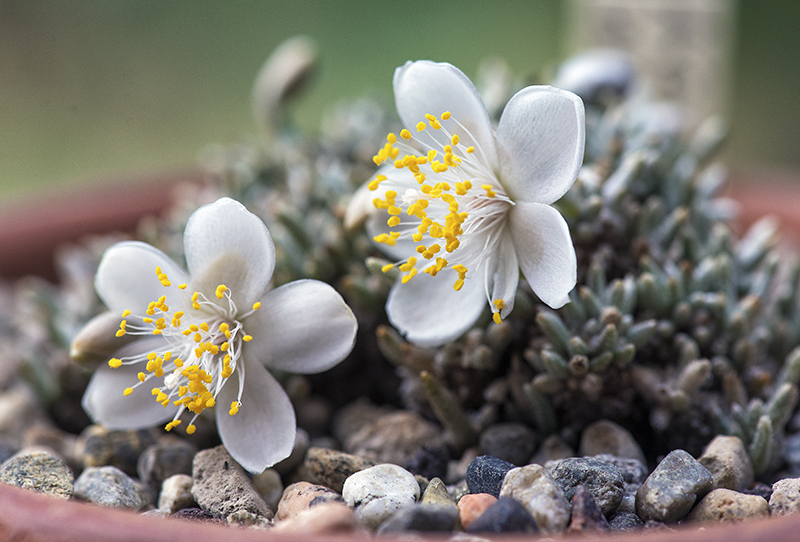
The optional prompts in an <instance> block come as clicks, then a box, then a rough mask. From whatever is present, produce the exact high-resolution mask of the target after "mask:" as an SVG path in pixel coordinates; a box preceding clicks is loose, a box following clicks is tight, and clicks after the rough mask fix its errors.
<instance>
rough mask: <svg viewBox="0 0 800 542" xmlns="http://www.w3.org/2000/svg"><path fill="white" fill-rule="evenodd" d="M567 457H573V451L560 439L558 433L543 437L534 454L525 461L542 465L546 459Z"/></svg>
mask: <svg viewBox="0 0 800 542" xmlns="http://www.w3.org/2000/svg"><path fill="white" fill-rule="evenodd" d="M567 457H575V451H574V450H573V449H572V448H570V447H569V445H568V444H567V443H566V442H564V441H563V440H561V438H559V436H558V435H550V436H549V437H547V438H546V439H544V442H542V445H541V446H539V449H538V450H537V451H536V454H534V456H533V457H532V458H531V459H530V460H529V461H527V463H529V464H530V463H536V464H537V465H544V464H545V463H547V462H548V461H553V460H556V459H566V458H567Z"/></svg>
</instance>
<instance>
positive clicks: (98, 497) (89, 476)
mask: <svg viewBox="0 0 800 542" xmlns="http://www.w3.org/2000/svg"><path fill="white" fill-rule="evenodd" d="M75 498H77V499H81V500H83V501H87V502H90V503H93V504H97V505H100V506H109V507H113V508H129V509H131V510H140V509H142V508H144V507H145V506H147V505H148V504H150V495H149V492H148V491H147V488H146V487H145V486H144V485H143V484H141V483H140V482H138V481H136V480H134V479H133V478H131V477H130V476H128V475H127V474H125V473H124V472H122V471H121V470H119V469H118V468H117V467H112V466H110V465H107V466H105V467H89V468H87V469H85V470H84V471H83V472H82V473H81V475H80V476H78V479H77V480H75Z"/></svg>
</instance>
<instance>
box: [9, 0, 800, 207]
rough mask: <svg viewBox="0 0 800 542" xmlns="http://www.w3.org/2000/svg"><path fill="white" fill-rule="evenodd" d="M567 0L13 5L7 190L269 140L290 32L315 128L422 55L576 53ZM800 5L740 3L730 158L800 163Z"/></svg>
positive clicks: (193, 159)
mask: <svg viewBox="0 0 800 542" xmlns="http://www.w3.org/2000/svg"><path fill="white" fill-rule="evenodd" d="M567 13H568V10H567V9H566V6H565V4H564V2H562V1H561V0H527V1H505V2H486V1H483V2H479V1H463V2H459V3H447V4H445V3H442V4H438V3H432V2H429V1H424V0H422V1H404V2H375V1H369V0H347V1H345V2H330V1H328V2H325V1H312V0H293V1H291V2H265V1H256V0H247V1H245V0H231V1H226V2H219V1H213V0H191V1H188V0H175V1H171V2H164V1H163V0H136V1H133V0H82V1H32V0H0V197H2V198H3V199H7V198H9V197H11V196H14V195H18V194H24V193H33V192H35V191H42V190H46V189H48V188H50V187H55V186H65V185H67V184H70V183H79V182H87V181H92V180H104V181H108V180H109V179H112V180H113V179H114V178H124V176H125V174H130V173H137V172H147V171H157V170H162V169H175V168H180V167H182V166H193V165H194V164H196V163H197V157H198V155H199V153H200V151H201V150H202V149H203V147H204V146H205V145H207V144H209V143H213V142H221V143H226V142H231V141H235V140H237V139H241V138H243V137H247V136H249V135H251V134H254V133H256V127H255V125H254V122H253V120H252V118H251V113H250V103H249V99H250V90H251V85H252V81H253V78H254V77H255V74H256V73H257V71H258V69H259V68H260V66H261V64H262V63H263V61H264V59H265V58H266V57H267V55H268V54H269V52H270V51H271V50H272V49H273V48H274V47H275V46H276V45H278V44H279V43H280V42H281V41H283V40H284V39H286V38H288V37H290V36H293V35H296V34H306V35H308V36H311V37H312V38H314V39H315V40H316V41H317V43H318V45H319V48H320V51H321V54H322V65H321V70H320V71H319V73H318V74H317V77H316V79H315V82H314V85H313V87H312V89H311V91H310V92H309V93H308V94H307V95H305V96H304V97H303V98H302V101H300V102H299V103H297V104H296V105H295V108H294V116H295V118H296V120H297V121H298V122H299V123H300V124H301V126H303V127H304V128H307V129H312V130H313V129H315V128H316V127H317V126H318V125H319V120H320V115H321V113H322V111H323V110H324V109H325V108H327V107H329V106H331V105H333V104H334V103H335V102H336V101H337V100H339V99H342V98H344V97H348V96H355V95H359V94H363V93H367V92H369V91H371V90H376V91H377V92H379V93H381V94H382V95H384V96H385V97H386V99H387V100H391V77H392V73H393V70H394V68H395V67H396V66H398V65H400V64H402V63H403V62H405V61H406V60H408V59H417V58H431V59H434V60H446V61H449V62H451V63H453V64H455V65H457V66H459V67H460V68H462V69H463V70H464V71H465V72H466V73H467V74H468V75H473V74H475V71H476V68H477V66H478V64H479V62H480V61H481V60H482V59H484V58H486V57H489V56H492V55H496V56H500V57H502V58H504V59H506V60H507V62H508V63H509V65H510V66H511V68H512V69H513V70H515V72H517V73H529V72H542V71H546V70H548V69H552V67H553V66H554V65H555V64H556V63H557V62H559V61H560V60H563V58H564V55H565V54H566V51H567V47H566V44H565V43H564V38H565V36H566V35H567V32H566V28H565V26H566V16H567ZM798 23H800V2H797V1H796V0H774V1H769V2H756V1H749V0H746V1H745V0H743V1H741V2H739V3H738V5H737V7H736V24H735V27H736V34H735V37H734V50H733V53H734V57H733V58H734V65H733V69H734V71H733V77H732V92H731V104H730V111H729V119H730V121H731V124H732V127H733V135H732V139H731V143H730V146H729V153H728V157H729V160H728V162H729V163H730V164H731V165H732V167H733V168H735V169H740V170H757V171H763V170H788V171H790V172H791V171H795V170H797V169H800V137H798V125H800V100H798V97H800V61H799V59H800V56H799V55H798V52H799V51H800V33H798V32H797V30H796V29H797V27H798Z"/></svg>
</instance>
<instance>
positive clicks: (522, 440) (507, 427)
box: [479, 422, 539, 466]
mask: <svg viewBox="0 0 800 542" xmlns="http://www.w3.org/2000/svg"><path fill="white" fill-rule="evenodd" d="M538 441H539V438H538V437H537V435H536V433H535V432H534V431H533V429H531V428H530V427H528V426H527V425H523V424H521V423H515V422H508V423H497V424H494V425H490V426H489V427H487V428H486V429H484V430H483V432H482V433H481V436H480V441H479V444H480V447H481V451H482V452H483V453H484V454H485V455H491V456H494V457H497V458H499V459H502V460H503V461H508V462H509V463H513V464H514V465H517V466H521V465H526V464H527V463H528V460H529V459H530V458H531V455H533V452H534V450H536V446H537V445H538Z"/></svg>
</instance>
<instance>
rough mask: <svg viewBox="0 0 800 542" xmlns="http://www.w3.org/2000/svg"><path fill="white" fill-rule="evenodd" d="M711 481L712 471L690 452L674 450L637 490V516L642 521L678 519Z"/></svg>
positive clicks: (687, 511) (703, 493)
mask: <svg viewBox="0 0 800 542" xmlns="http://www.w3.org/2000/svg"><path fill="white" fill-rule="evenodd" d="M712 483H713V479H712V477H711V473H710V472H708V469H706V468H705V467H704V466H702V465H701V464H700V463H698V462H697V461H696V460H695V459H694V458H693V457H692V456H691V455H690V454H689V452H686V451H684V450H673V451H671V452H670V453H669V454H668V455H667V457H665V458H664V459H663V460H662V461H661V463H659V464H658V466H657V467H656V468H655V470H654V471H653V472H652V473H651V474H650V476H648V477H647V479H646V480H645V481H644V483H643V484H642V485H641V486H640V487H639V490H638V491H637V492H636V515H638V516H639V517H640V518H641V519H642V520H644V521H647V520H649V519H653V520H656V521H662V522H665V523H673V522H676V521H680V520H681V519H683V518H684V517H686V514H688V513H689V510H691V509H692V506H693V505H694V503H695V501H696V500H697V499H698V498H702V497H703V496H704V495H705V494H706V493H708V492H709V491H710V490H711V485H712Z"/></svg>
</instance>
